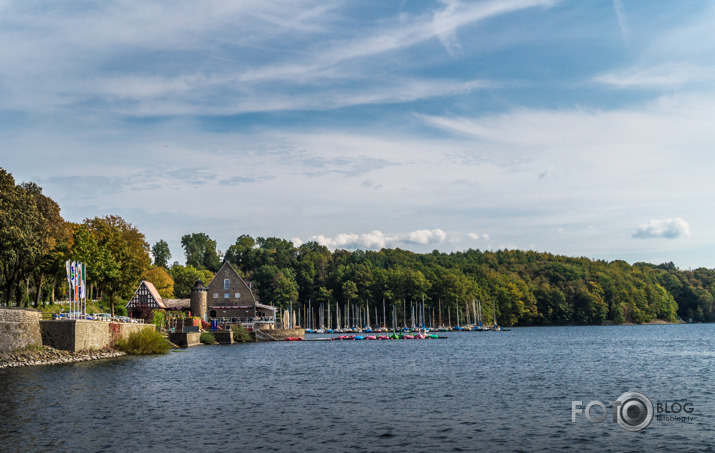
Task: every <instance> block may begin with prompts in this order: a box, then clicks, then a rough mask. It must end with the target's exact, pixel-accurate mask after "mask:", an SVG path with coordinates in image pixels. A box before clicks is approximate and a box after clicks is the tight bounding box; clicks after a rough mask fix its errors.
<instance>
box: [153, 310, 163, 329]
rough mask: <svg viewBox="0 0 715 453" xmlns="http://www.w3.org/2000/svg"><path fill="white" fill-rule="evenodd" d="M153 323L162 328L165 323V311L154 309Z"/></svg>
mask: <svg viewBox="0 0 715 453" xmlns="http://www.w3.org/2000/svg"><path fill="white" fill-rule="evenodd" d="M151 323H152V324H154V325H155V326H156V329H157V330H159V329H161V328H162V326H163V325H164V313H163V312H162V311H159V310H154V311H153V312H152V314H151Z"/></svg>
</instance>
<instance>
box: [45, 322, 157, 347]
mask: <svg viewBox="0 0 715 453" xmlns="http://www.w3.org/2000/svg"><path fill="white" fill-rule="evenodd" d="M154 328H155V327H154V325H153V324H133V323H119V322H104V321H86V320H83V319H74V320H68V319H61V320H51V321H40V329H41V331H42V342H43V343H44V344H45V345H47V346H52V347H53V348H55V349H63V350H65V351H88V350H91V349H105V348H110V347H113V346H114V343H115V342H116V341H117V340H118V339H120V338H126V337H127V336H129V334H131V333H133V332H139V331H141V330H142V329H154Z"/></svg>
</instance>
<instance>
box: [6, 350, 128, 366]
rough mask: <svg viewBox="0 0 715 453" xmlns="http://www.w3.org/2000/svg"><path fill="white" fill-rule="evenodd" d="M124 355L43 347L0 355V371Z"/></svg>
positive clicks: (120, 353) (108, 351)
mask: <svg viewBox="0 0 715 453" xmlns="http://www.w3.org/2000/svg"><path fill="white" fill-rule="evenodd" d="M125 355H127V354H126V353H124V352H121V351H117V350H114V349H98V350H92V351H81V352H70V351H63V350H60V349H54V348H51V347H48V346H45V347H43V348H41V349H40V348H38V349H36V350H34V349H24V350H20V351H14V352H5V353H0V369H3V368H18V367H26V366H41V365H58V364H62V363H78V362H87V361H90V360H102V359H113V358H117V357H123V356H125Z"/></svg>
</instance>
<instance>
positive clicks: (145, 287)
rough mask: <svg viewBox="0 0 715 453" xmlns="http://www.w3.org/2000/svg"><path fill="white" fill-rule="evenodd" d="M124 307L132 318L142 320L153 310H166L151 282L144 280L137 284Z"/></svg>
mask: <svg viewBox="0 0 715 453" xmlns="http://www.w3.org/2000/svg"><path fill="white" fill-rule="evenodd" d="M126 307H127V312H128V313H129V314H130V315H131V317H132V318H144V317H145V316H146V313H147V311H151V310H155V309H162V310H166V305H165V304H164V300H163V299H162V298H161V296H160V295H159V291H157V290H156V288H155V287H154V284H153V283H152V282H148V281H146V280H142V282H141V283H140V284H139V287H138V288H137V290H136V291H134V296H133V297H132V298H131V300H129V302H128V303H127V305H126Z"/></svg>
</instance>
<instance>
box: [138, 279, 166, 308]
mask: <svg viewBox="0 0 715 453" xmlns="http://www.w3.org/2000/svg"><path fill="white" fill-rule="evenodd" d="M142 283H144V284H145V285H146V287H147V289H148V290H149V293H150V294H151V295H152V297H153V298H154V299H156V303H157V304H159V306H160V307H161V308H164V309H166V305H164V299H162V298H161V296H160V295H159V291H157V290H156V288H155V287H154V284H153V283H152V282H148V281H146V280H144V281H142Z"/></svg>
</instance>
